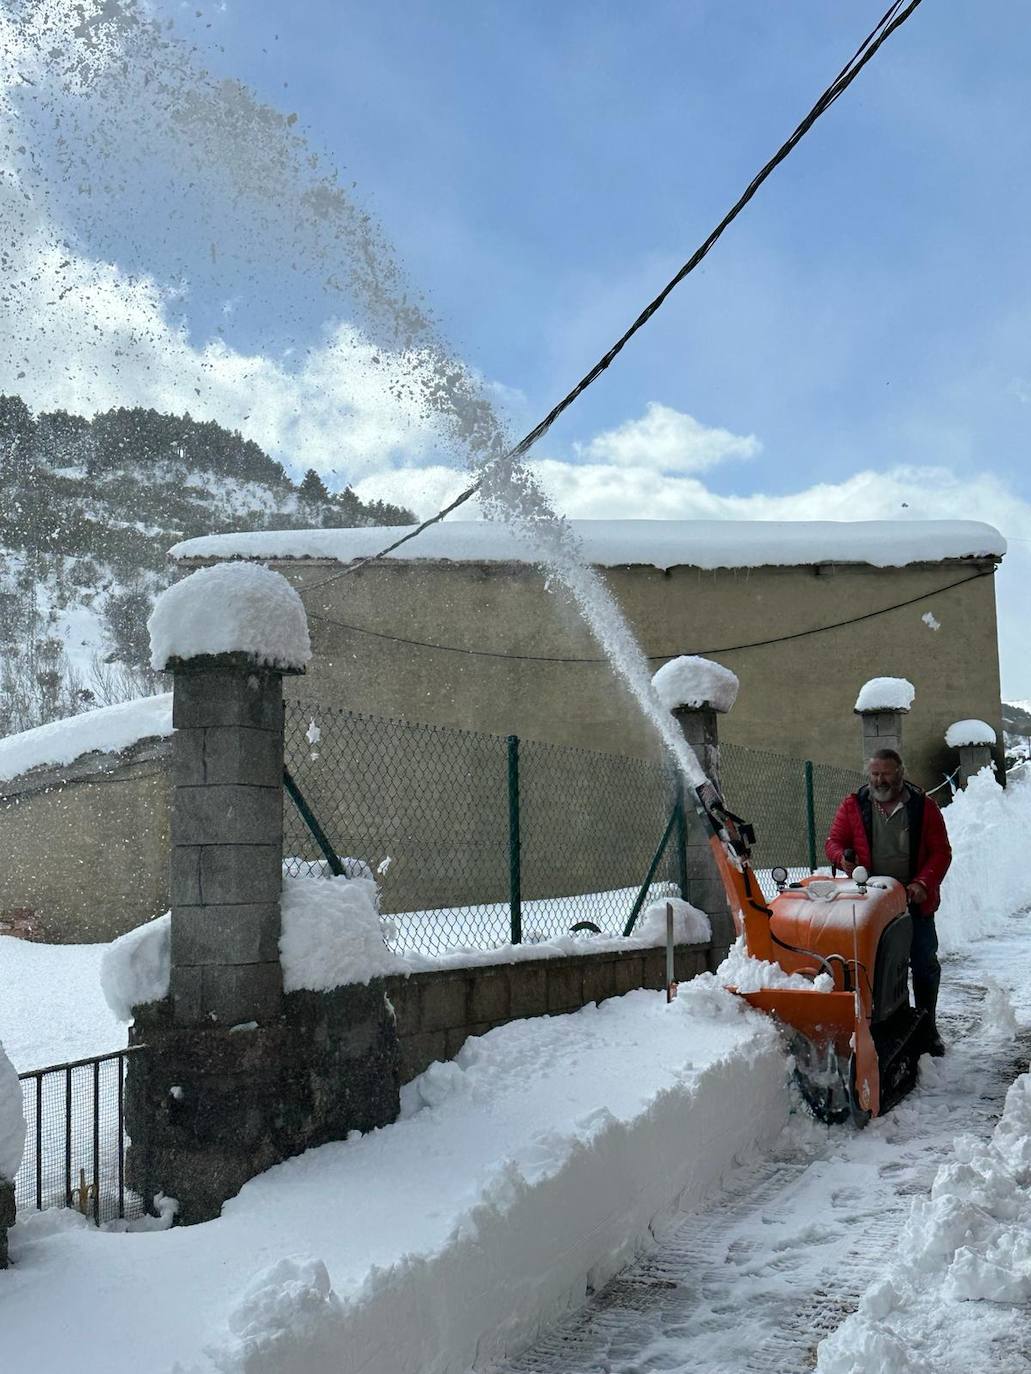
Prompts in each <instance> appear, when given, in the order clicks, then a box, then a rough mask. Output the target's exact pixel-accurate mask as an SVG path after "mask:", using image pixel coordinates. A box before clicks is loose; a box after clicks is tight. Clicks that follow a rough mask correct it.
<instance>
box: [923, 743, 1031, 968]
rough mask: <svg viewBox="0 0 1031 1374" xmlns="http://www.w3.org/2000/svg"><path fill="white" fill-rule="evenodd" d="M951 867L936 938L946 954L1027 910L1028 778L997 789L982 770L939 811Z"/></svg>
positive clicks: (1030, 895)
mask: <svg viewBox="0 0 1031 1374" xmlns="http://www.w3.org/2000/svg"><path fill="white" fill-rule="evenodd" d="M943 814H944V816H945V824H946V827H947V829H948V832H949V840H950V842H951V844H952V856H953V857H952V867H951V868H950V869H949V872H948V874H947V875H946V878H945V882H944V883H943V884H942V904H941V907H940V909H939V911H938V916H937V927H938V938H939V941H940V943H941V947H942V949H943V950H944V951H945V952H946V953H951V952H955V951H958V950H961V949H962V948H963V946H964V945H965V944H966V943H968V942H969V941H973V940H978V939H980V938H982V937H983V936H985V935H991V934H993V933H994V932H995V931H998V930H1000V929H1001V928H1002V926H1003V924H1004V923H1005V921H1006V919H1007V917H1009V916H1011V915H1012V914H1013V912H1015V911H1020V910H1021V909H1022V908H1024V907H1026V906H1028V905H1031V866H1029V865H1028V862H1027V837H1028V835H1031V778H1025V779H1019V780H1014V779H1013V776H1012V774H1011V775H1010V783H1009V786H1008V787H1006V788H1003V787H1000V785H999V784H998V782H996V780H995V776H994V774H993V772H992V770H991V768H982V770H981V771H980V773H978V774H977V776H976V777H973V778H971V779H970V781H969V782H968V783H967V785H966V787H965V788H963V790H962V791H960V792H957V793H956V795H955V797H954V798H953V799H952V802H951V804H950V805H949V806H947V807H946V808H945V810H944V813H943Z"/></svg>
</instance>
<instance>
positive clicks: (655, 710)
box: [0, 0, 703, 784]
mask: <svg viewBox="0 0 1031 1374" xmlns="http://www.w3.org/2000/svg"><path fill="white" fill-rule="evenodd" d="M0 40H2V41H3V46H4V49H5V52H6V53H7V54H8V55H9V63H8V69H9V70H11V71H13V72H15V73H16V75H14V76H12V77H11V78H10V83H11V84H10V85H9V87H8V88H7V91H6V94H5V97H4V110H5V112H6V113H7V114H8V115H9V117H10V119H11V121H12V123H14V124H17V126H18V131H19V134H18V138H17V139H12V140H10V143H9V147H10V148H11V149H13V150H14V151H13V152H11V153H10V156H11V157H12V158H13V159H14V162H13V165H12V166H11V167H10V168H9V169H8V171H9V173H13V178H12V180H11V182H10V185H9V187H8V190H7V192H6V199H5V200H4V201H3V206H6V209H7V211H8V216H7V218H10V216H12V215H13V217H14V219H15V220H18V221H19V222H18V223H15V224H13V225H11V226H10V228H11V231H12V232H9V233H5V235H4V237H5V240H6V241H12V240H13V241H18V240H19V239H21V238H22V237H23V236H25V235H26V233H28V232H31V231H32V230H36V231H42V232H45V230H46V229H47V228H48V227H49V226H52V225H58V224H67V225H68V226H69V228H71V227H74V229H75V230H76V231H77V233H78V236H79V237H83V238H87V239H88V240H89V241H90V242H91V243H92V244H93V245H95V247H96V248H97V249H100V250H104V249H106V258H107V261H108V262H111V263H113V262H114V261H115V260H116V259H117V260H119V261H122V260H124V259H125V257H126V255H128V257H129V260H130V261H132V259H133V248H135V249H136V251H137V253H138V256H139V258H140V262H139V264H138V265H139V267H140V269H141V272H140V280H143V281H144V283H145V284H144V286H143V287H142V288H141V289H142V290H143V292H144V294H145V295H146V294H147V293H148V292H150V293H151V296H153V288H152V287H150V286H149V284H147V278H148V272H149V263H150V261H151V260H152V259H153V257H154V256H158V257H160V259H161V260H162V261H163V263H164V264H165V270H166V273H167V272H168V271H169V268H170V266H171V265H172V264H174V263H177V262H178V270H177V271H176V272H175V274H174V280H175V281H176V282H177V283H178V284H179V289H180V290H182V289H183V288H182V286H181V283H183V282H187V281H188V282H189V284H190V285H189V290H190V291H192V292H194V293H197V295H198V297H199V296H200V295H201V294H202V291H203V288H204V287H205V285H208V286H211V287H212V288H214V286H215V285H216V284H217V285H218V286H219V287H220V288H221V289H222V290H223V291H224V290H226V289H229V288H227V283H229V284H230V287H231V285H232V283H234V282H235V283H236V284H238V285H239V287H240V289H241V290H244V289H246V290H247V291H248V292H249V293H250V296H251V298H252V299H253V300H254V301H255V302H258V301H259V299H260V295H261V286H262V282H263V279H265V278H267V277H268V273H269V271H270V265H271V268H272V269H273V270H274V271H276V272H279V273H280V274H281V279H280V280H279V281H278V290H277V293H276V294H277V299H285V300H289V301H290V302H291V307H293V306H294V305H295V303H296V302H297V301H300V300H305V299H306V300H308V301H309V303H311V304H313V305H314V304H321V307H322V310H323V313H324V312H325V303H326V298H327V297H331V298H332V299H333V300H334V301H335V302H339V304H341V305H344V306H346V308H348V309H349V310H350V311H351V312H352V313H353V314H354V315H356V316H357V318H358V319H360V321H361V325H362V329H363V332H364V333H365V334H366V335H367V336H368V338H369V339H370V340H371V341H372V342H373V343H374V344H376V345H377V346H378V347H381V348H383V349H384V350H387V352H388V353H389V354H390V356H391V359H392V363H391V366H392V367H394V368H397V367H400V366H401V362H400V360H402V359H403V360H404V367H403V374H404V375H403V377H402V378H401V379H400V380H399V381H398V382H397V383H396V384H393V383H392V387H393V389H395V390H396V391H397V392H398V394H402V395H403V396H404V398H405V401H406V404H407V405H409V406H410V407H412V408H413V409H414V411H415V412H416V413H417V414H419V415H420V416H421V417H423V418H424V420H425V421H426V423H428V424H429V425H430V426H432V428H433V430H434V432H435V433H436V434H438V435H439V436H440V439H441V442H442V443H444V444H445V445H446V446H447V447H449V448H450V449H451V450H453V451H454V452H455V453H456V455H459V456H460V457H461V458H462V459H463V460H464V462H465V465H466V466H467V468H468V470H469V472H470V474H471V476H473V477H474V478H475V479H476V480H478V481H479V482H480V483H481V490H480V497H481V502H482V505H483V508H484V511H485V513H486V514H487V516H488V518H490V519H493V520H497V521H500V522H501V523H503V524H508V525H511V526H512V527H513V528H514V529H515V530H516V531H517V532H519V533H520V534H522V535H523V536H524V537H525V538H526V539H528V540H529V541H530V542H531V543H532V544H533V546H534V548H535V550H536V552H537V556H538V557H539V559H540V561H541V562H542V564H543V565H544V566H545V567H546V568H547V569H548V570H549V571H550V572H551V573H552V574H553V575H554V577H555V580H556V581H557V582H560V583H561V584H562V586H563V587H564V588H565V589H566V591H567V593H568V594H569V595H570V596H571V598H572V600H573V601H574V603H575V604H576V606H577V607H578V608H579V610H580V612H581V614H582V615H583V616H584V618H585V620H586V621H587V623H588V625H589V626H590V628H591V630H592V632H593V634H594V635H595V638H596V639H597V641H598V643H599V645H600V646H601V648H602V649H603V651H604V652H605V653H606V654H607V655H608V656H609V658H610V659H611V661H612V663H613V666H614V667H615V669H616V671H617V672H618V673H619V675H620V676H621V677H622V678H623V679H624V681H625V682H626V683H627V685H628V686H629V687H630V689H631V691H632V692H633V694H634V695H635V696H636V698H637V700H638V701H639V703H640V705H641V709H642V710H643V711H644V714H645V716H646V717H647V718H648V719H649V720H650V721H651V722H652V724H653V725H654V726H655V728H656V730H657V732H658V734H659V735H660V737H661V738H662V739H663V740H664V742H665V743H666V745H667V746H668V748H669V750H670V752H671V753H672V754H673V756H674V757H675V758H676V759H677V760H678V761H679V763H680V766H681V768H682V769H683V771H684V772H685V774H686V776H687V777H688V779H689V780H690V781H691V782H692V783H695V784H697V783H699V782H701V781H702V780H703V775H702V773H701V770H700V769H699V767H698V765H697V763H696V761H695V758H694V755H693V754H692V753H691V751H690V749H688V748H687V746H686V745H685V744H684V742H683V739H682V738H681V736H680V732H679V730H678V729H677V728H676V726H675V724H674V723H673V721H671V720H670V718H669V716H668V713H666V712H665V711H663V710H662V708H661V706H660V704H659V702H658V701H657V699H656V697H655V694H654V692H653V691H652V690H651V685H650V681H649V676H650V675H649V672H648V665H647V663H646V661H645V659H644V657H643V655H642V654H641V651H640V649H639V648H638V646H637V644H636V642H635V640H634V638H633V635H632V634H631V631H630V629H629V627H628V625H627V623H626V621H625V620H624V618H623V616H622V614H621V612H620V611H619V609H618V607H617V605H616V602H615V600H614V598H613V597H612V595H611V594H610V592H609V591H608V589H607V588H606V587H605V586H604V584H603V583H602V582H601V580H600V578H599V577H598V576H597V574H596V573H594V572H593V571H592V570H591V569H590V568H588V567H587V566H586V565H585V563H584V560H583V557H582V555H581V552H580V549H579V546H578V543H577V540H576V538H575V536H574V535H573V534H572V533H571V531H570V529H569V526H568V525H567V524H566V523H565V522H564V521H563V520H561V519H559V518H557V517H556V515H555V514H554V512H553V511H552V510H551V508H550V506H549V504H548V502H547V500H546V499H545V497H544V495H543V491H542V489H541V487H540V486H539V484H538V483H537V481H536V479H535V478H534V477H533V476H532V475H531V473H530V472H529V471H528V469H527V468H526V467H525V466H523V465H522V464H521V463H518V462H515V461H513V460H512V459H511V458H509V457H508V456H507V455H508V452H509V449H510V447H511V438H510V436H509V435H508V434H507V433H506V432H505V429H504V426H503V425H502V423H501V422H500V420H499V419H498V416H497V415H496V414H495V411H494V409H493V407H492V405H491V402H490V399H489V398H488V396H487V394H486V391H485V390H484V388H483V387H482V385H481V384H480V381H479V379H478V378H476V377H475V376H474V375H473V374H472V373H471V371H470V370H469V368H467V367H466V366H465V365H464V364H462V363H461V362H459V361H458V360H457V359H455V358H454V357H453V356H452V354H451V353H450V352H449V350H448V349H447V347H446V346H445V345H444V343H443V342H442V341H441V340H440V338H439V337H438V335H437V333H436V331H435V329H434V327H433V323H432V321H431V319H430V317H429V314H428V312H427V311H426V309H425V307H424V305H423V303H422V302H421V301H420V300H419V299H418V297H417V296H416V295H414V294H413V292H412V291H411V289H410V287H409V286H408V284H407V283H406V282H405V280H404V277H403V274H402V273H401V271H400V269H399V267H398V265H397V262H396V259H395V256H394V254H393V251H392V249H391V248H390V246H389V244H388V243H387V242H386V239H385V237H384V235H383V233H382V231H381V230H380V228H379V226H378V225H377V224H376V223H375V221H374V220H373V219H372V218H371V217H370V216H369V215H368V214H367V213H366V212H365V211H363V210H362V209H361V207H360V206H359V205H358V204H357V202H356V201H355V200H354V198H353V197H352V196H351V195H350V194H349V193H348V192H347V191H345V189H344V188H343V186H342V185H341V184H340V181H339V180H338V178H337V177H336V175H335V174H333V173H332V172H330V173H325V172H323V171H322V169H321V167H320V165H319V161H318V158H317V157H316V156H315V155H314V153H313V151H312V149H311V148H310V146H309V145H308V144H307V142H306V141H305V139H304V138H303V136H302V135H301V134H299V133H297V132H296V131H295V130H294V127H293V126H294V124H295V123H296V117H295V116H293V115H290V114H283V113H282V112H280V111H278V110H275V109H272V108H270V107H269V106H267V105H264V104H262V103H261V102H259V101H258V100H257V98H256V97H255V96H254V95H253V94H252V93H251V92H250V91H249V90H248V89H247V88H246V87H245V86H243V85H242V84H240V83H238V82H232V81H221V80H217V79H216V78H215V77H213V76H212V75H211V74H210V73H209V72H207V71H206V70H205V69H204V68H203V67H202V66H201V65H200V63H199V62H198V60H197V58H196V56H195V54H194V53H192V52H191V51H190V50H189V49H188V48H187V47H185V46H184V45H183V44H181V43H179V42H178V41H177V40H175V39H174V38H173V37H171V36H170V35H169V34H168V32H167V31H166V30H165V29H163V28H162V27H161V25H160V24H158V23H156V22H154V21H151V20H150V19H149V17H148V16H147V13H146V12H145V10H144V9H143V7H142V5H138V4H136V3H134V0H103V3H100V2H99V0H92V3H87V4H85V5H82V6H75V7H74V9H73V8H70V7H68V6H66V5H64V4H63V3H61V0H40V3H38V4H35V5H30V6H27V7H26V9H25V11H24V12H23V14H21V15H20V17H19V19H18V20H15V19H14V18H12V17H6V18H5V19H4V29H3V31H2V32H0ZM40 150H46V154H47V156H46V157H43V158H41V157H39V155H38V154H39V151H40ZM55 173H57V175H55ZM94 184H98V185H101V186H103V188H104V194H103V197H101V198H98V200H97V201H96V202H93V201H92V200H91V194H92V187H93V185H94ZM76 187H78V188H79V193H78V197H77V198H76V195H75V192H74V189H73V188H76ZM69 197H71V199H69ZM154 204H159V205H160V206H161V207H162V213H161V216H160V217H159V218H160V220H161V228H160V230H154V229H152V228H149V226H151V225H152V224H153V222H154V218H155V217H154V216H153V214H152V208H153V205H154ZM129 222H131V223H133V224H134V225H136V226H137V232H138V233H139V234H140V235H141V236H142V238H141V242H140V244H139V245H133V246H130V247H127V246H126V245H125V243H124V242H123V238H122V234H121V231H122V229H123V226H124V224H125V223H129ZM0 227H8V226H6V225H0ZM148 232H149V233H150V235H151V238H152V240H154V241H152V242H150V243H149V244H148V243H146V242H144V241H143V240H145V239H146V236H147V234H148ZM61 237H62V236H61V234H60V233H55V234H54V239H55V243H54V248H55V250H56V251H58V252H60V251H61V248H63V247H64V246H65V245H64V244H63V243H60V240H61ZM65 237H66V238H67V237H68V236H67V235H65ZM180 245H182V246H181V248H180ZM200 245H204V246H205V251H204V252H199V251H198V248H199V246H200ZM101 256H102V257H103V253H102V254H101ZM180 256H181V260H179V259H180ZM209 259H210V263H211V264H217V270H213V268H212V267H211V266H210V265H209ZM63 261H64V260H63V259H61V260H60V261H58V262H57V263H56V264H55V265H54V271H55V272H57V273H59V272H60V271H61V270H64V269H63V266H62V264H63ZM287 264H296V266H290V267H288V266H287ZM111 270H113V269H111V268H110V267H107V266H104V267H102V268H101V270H100V276H101V278H103V277H104V275H105V272H108V273H109V272H110V271H111ZM31 276H32V273H31V272H29V273H27V274H26V273H25V272H22V273H21V275H20V276H19V274H18V273H15V278H16V280H14V281H13V282H12V287H13V290H14V292H15V308H14V311H13V314H14V316H15V317H16V318H17V319H18V320H19V321H20V322H21V323H20V325H19V327H18V328H17V329H15V331H14V339H13V343H12V345H11V346H12V347H13V349H14V350H15V353H17V352H18V351H19V350H22V351H24V344H23V342H21V341H20V336H19V329H20V330H24V329H26V328H27V329H30V330H31V329H32V316H31V314H30V313H29V309H28V308H27V305H26V303H25V302H24V301H22V302H19V300H18V296H17V292H18V291H19V290H21V291H24V290H26V289H28V288H29V284H30V280H31ZM78 285H79V283H78V282H77V281H75V280H74V279H73V282H72V287H73V288H75V287H77V286H78ZM85 294H86V296H87V297H88V296H89V291H88V290H87V291H86V293H85ZM57 298H58V299H61V298H62V293H61V292H59V293H58V296H57ZM91 304H92V303H91ZM189 305H190V301H189V299H184V301H183V319H182V323H181V325H180V329H179V333H180V337H181V338H184V337H186V331H187V327H188V324H187V318H188V307H189ZM297 309H298V310H300V307H299V306H298V307H297ZM44 313H45V312H44ZM301 314H303V312H301ZM48 318H49V317H48ZM95 318H96V312H95V311H93V310H91V312H90V324H91V325H92V324H93V323H95ZM303 324H304V321H303V319H302V318H301V316H300V315H299V316H298V320H297V329H298V330H300V329H302V328H303ZM280 329H282V326H280ZM126 342H127V343H128V345H129V347H128V353H129V355H130V356H132V354H133V353H134V352H135V349H136V334H135V332H134V331H133V330H131V329H130V330H129V331H128V335H127V340H126ZM283 342H285V340H284V339H282V338H280V339H279V343H280V346H281V345H282V344H283ZM218 347H221V345H218ZM74 351H75V350H74V348H73V347H68V348H65V349H63V350H62V356H64V355H66V354H74ZM377 357H378V355H377ZM16 366H17V361H16ZM120 369H121V359H120V360H119V369H118V370H120ZM18 370H19V371H21V372H22V373H24V374H27V373H29V371H30V368H29V366H28V365H27V364H26V363H25V362H24V361H23V362H22V365H21V366H20V367H19V368H18ZM195 389H196V390H197V392H198V396H199V397H203V391H204V388H202V387H197V388H195ZM253 390H254V388H253V387H251V392H252V394H253ZM266 442H267V440H266Z"/></svg>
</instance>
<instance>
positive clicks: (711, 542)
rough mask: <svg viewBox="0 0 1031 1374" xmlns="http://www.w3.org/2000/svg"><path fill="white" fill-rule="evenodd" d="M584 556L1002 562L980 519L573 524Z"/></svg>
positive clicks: (460, 544) (888, 564) (495, 554)
mask: <svg viewBox="0 0 1031 1374" xmlns="http://www.w3.org/2000/svg"><path fill="white" fill-rule="evenodd" d="M569 523H570V525H571V526H572V528H573V530H574V532H575V533H576V535H577V537H578V538H579V540H580V543H581V545H582V547H583V551H584V554H585V555H586V557H587V558H588V560H589V561H590V562H591V563H594V564H595V565H597V566H600V567H623V566H627V565H631V564H644V565H647V566H651V567H656V568H662V569H665V568H674V567H694V568H710V569H711V568H760V567H797V566H799V565H804V564H813V563H868V564H871V565H873V566H874V567H878V568H897V567H904V566H905V565H907V564H909V563H927V562H932V563H937V562H940V561H941V560H942V559H946V558H1001V557H1002V556H1003V554H1004V553H1005V552H1006V541H1005V539H1004V538H1003V537H1002V535H1001V534H1000V533H999V531H998V530H996V529H994V528H993V527H992V526H991V525H986V524H982V523H981V522H980V521H978V520H907V521H902V520H852V521H845V520H797V521H784V520H571V521H570V522H569ZM410 528H411V527H410V526H404V527H399V526H384V527H366V528H363V529H342V530H258V531H254V532H251V533H248V534H212V535H204V536H203V537H201V538H199V539H185V540H183V541H182V542H181V543H179V544H175V545H173V547H172V549H171V550H170V555H171V557H172V558H176V559H193V558H205V559H206V558H219V559H228V558H271V559H288V558H329V559H338V560H339V561H341V562H345V563H346V562H349V561H350V560H351V559H352V558H365V557H368V556H369V555H372V554H376V553H379V551H380V550H381V549H382V548H384V547H385V546H386V545H387V544H390V543H392V542H393V541H394V540H395V539H399V538H400V537H401V536H402V535H403V534H405V533H407V532H408V531H409V530H410ZM391 558H401V559H450V560H453V561H455V562H473V563H480V562H484V563H498V562H505V563H507V562H534V561H536V558H535V554H534V551H533V548H532V546H530V545H529V544H527V543H526V542H525V541H524V540H523V539H521V538H520V537H519V536H518V535H516V534H514V533H513V532H512V531H511V530H509V529H507V528H506V527H505V526H503V525H498V524H495V523H493V522H491V521H486V520H446V521H444V522H442V523H441V524H439V525H433V526H431V527H430V528H429V529H428V530H426V531H424V532H423V533H422V534H420V535H419V537H418V538H417V539H412V540H410V541H409V542H408V543H407V544H404V545H403V546H402V547H401V548H399V549H397V550H396V551H395V552H394V553H393V554H391Z"/></svg>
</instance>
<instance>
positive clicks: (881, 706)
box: [853, 677, 916, 711]
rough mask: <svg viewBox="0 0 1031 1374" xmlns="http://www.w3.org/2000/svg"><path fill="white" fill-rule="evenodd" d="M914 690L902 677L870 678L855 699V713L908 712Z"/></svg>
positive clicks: (914, 693) (914, 694)
mask: <svg viewBox="0 0 1031 1374" xmlns="http://www.w3.org/2000/svg"><path fill="white" fill-rule="evenodd" d="M915 696H916V688H915V687H914V686H913V684H912V683H911V682H909V681H907V680H906V678H904V677H872V678H871V679H870V681H869V682H864V683H863V685H862V687H861V688H860V689H859V695H858V696H857V697H856V704H855V706H854V707H853V710H856V711H908V710H909V708H910V707H911V706H912V705H913V698H914V697H915Z"/></svg>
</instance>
